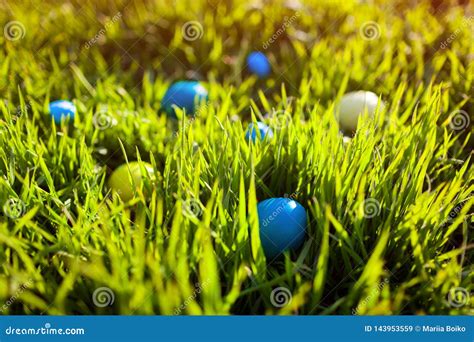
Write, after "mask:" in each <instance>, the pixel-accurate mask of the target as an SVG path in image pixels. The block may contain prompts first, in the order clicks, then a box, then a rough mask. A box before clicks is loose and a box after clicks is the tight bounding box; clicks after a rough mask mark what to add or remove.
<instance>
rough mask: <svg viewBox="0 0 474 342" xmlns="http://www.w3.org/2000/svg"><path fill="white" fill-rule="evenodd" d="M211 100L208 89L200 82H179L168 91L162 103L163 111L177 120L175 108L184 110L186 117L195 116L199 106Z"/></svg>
mask: <svg viewBox="0 0 474 342" xmlns="http://www.w3.org/2000/svg"><path fill="white" fill-rule="evenodd" d="M208 99H209V97H208V92H207V90H206V88H205V87H204V86H203V85H202V84H201V83H199V82H198V81H178V82H175V83H173V84H172V85H171V86H170V87H169V88H168V90H167V91H166V93H165V95H164V96H163V99H162V101H161V106H162V108H163V110H164V111H165V112H166V114H168V116H170V117H172V118H176V112H175V108H174V107H175V106H176V107H178V108H181V109H183V110H184V111H185V112H186V115H190V116H193V115H195V113H196V110H197V109H198V106H199V105H202V104H203V103H204V102H207V101H208Z"/></svg>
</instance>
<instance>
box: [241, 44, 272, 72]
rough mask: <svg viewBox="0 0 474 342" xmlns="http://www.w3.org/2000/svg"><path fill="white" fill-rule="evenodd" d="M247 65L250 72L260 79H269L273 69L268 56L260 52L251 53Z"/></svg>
mask: <svg viewBox="0 0 474 342" xmlns="http://www.w3.org/2000/svg"><path fill="white" fill-rule="evenodd" d="M247 65H248V68H249V70H250V72H251V73H252V74H255V75H257V76H258V77H260V78H264V77H267V76H268V75H269V74H270V72H271V69H272V68H271V66H270V62H269V61H268V58H267V56H265V54H263V53H262V52H259V51H254V52H251V53H250V54H249V55H248V57H247Z"/></svg>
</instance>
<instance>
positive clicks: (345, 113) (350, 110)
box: [338, 91, 384, 132]
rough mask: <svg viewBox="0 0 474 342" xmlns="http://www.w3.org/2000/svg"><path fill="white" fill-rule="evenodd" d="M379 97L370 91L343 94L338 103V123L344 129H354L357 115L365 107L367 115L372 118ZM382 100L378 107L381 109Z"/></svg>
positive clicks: (361, 113)
mask: <svg viewBox="0 0 474 342" xmlns="http://www.w3.org/2000/svg"><path fill="white" fill-rule="evenodd" d="M378 101H379V97H378V96H377V95H376V94H374V93H372V92H371V91H354V92H351V93H347V94H345V95H344V96H343V97H342V98H341V102H340V103H339V108H338V111H339V124H340V126H341V128H342V129H343V130H345V131H351V132H353V131H355V130H356V129H357V122H358V120H359V116H361V115H363V114H364V112H365V110H366V109H367V113H368V115H369V117H371V118H373V117H374V115H375V110H376V109H377V103H378ZM383 107H384V104H383V102H382V103H380V109H383Z"/></svg>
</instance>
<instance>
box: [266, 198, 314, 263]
mask: <svg viewBox="0 0 474 342" xmlns="http://www.w3.org/2000/svg"><path fill="white" fill-rule="evenodd" d="M257 210H258V221H259V228H260V241H261V243H262V247H263V250H264V252H265V255H266V257H267V258H275V257H277V256H278V255H280V254H281V253H283V252H284V251H286V250H293V249H296V248H298V247H300V246H301V245H302V244H303V241H304V239H305V235H306V210H305V209H304V208H303V206H302V205H301V204H299V203H298V202H297V201H295V200H293V199H291V198H286V197H278V198H269V199H266V200H264V201H262V202H260V203H258V205H257Z"/></svg>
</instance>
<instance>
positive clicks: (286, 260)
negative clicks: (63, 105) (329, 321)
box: [0, 0, 474, 315]
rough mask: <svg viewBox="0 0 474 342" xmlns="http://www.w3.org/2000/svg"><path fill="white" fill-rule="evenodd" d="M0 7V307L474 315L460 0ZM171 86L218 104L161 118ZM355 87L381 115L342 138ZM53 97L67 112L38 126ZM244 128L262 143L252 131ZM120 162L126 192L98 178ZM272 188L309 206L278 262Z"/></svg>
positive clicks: (472, 108) (139, 1)
mask: <svg viewBox="0 0 474 342" xmlns="http://www.w3.org/2000/svg"><path fill="white" fill-rule="evenodd" d="M0 9H1V10H0V23H1V28H3V31H2V32H3V34H2V35H0V90H1V91H0V96H1V99H2V100H1V101H0V113H1V114H0V205H1V207H0V314H28V315H29V314H48V315H56V314H58V315H62V314H92V315H96V314H97V315H102V314H123V315H138V314H140V315H153V314H160V315H175V314H179V315H188V314H189V315H215V314H219V315H228V314H251V315H253V314H270V315H273V314H284V315H321V314H342V315H354V314H357V315H366V314H370V315H374V314H384V315H385V314H435V315H439V314H450V315H459V314H471V315H472V314H473V313H474V306H473V304H474V295H472V292H473V291H474V285H473V284H474V275H473V265H472V261H473V258H474V253H473V247H474V241H473V227H474V225H473V223H474V219H473V216H472V207H473V204H474V198H473V196H472V194H473V192H474V182H473V179H474V168H473V166H472V154H473V153H472V151H473V146H474V139H473V137H472V133H473V125H472V122H473V120H474V114H473V113H474V29H473V27H474V6H473V3H472V2H468V3H464V4H457V3H456V1H442V2H437V1H431V2H430V1H419V2H415V1H401V0H397V1H380V0H373V1H351V0H345V1H336V0H333V1H330V0H322V1H317V0H306V1H302V0H301V1H298V0H289V1H283V0H276V1H239V0H220V1H219V0H208V1H205V0H193V1H188V0H182V1H181V0H180V1H171V0H164V1H163V0H154V1H147V0H134V1H125V0H115V1H111V0H108V1H106V0H100V1H70V2H63V1H54V0H47V1H46V0H45V1H42V2H41V3H39V2H37V1H34V0H27V1H10V0H7V1H2V2H0ZM251 51H261V52H263V53H265V54H266V55H267V56H268V58H269V60H270V64H271V67H272V71H271V74H270V75H269V76H268V77H266V78H258V77H257V76H256V75H253V74H252V73H251V72H250V71H249V68H248V66H247V65H246V56H247V55H248V54H249V53H250V52H251ZM182 79H194V80H198V81H200V82H201V83H202V85H203V86H205V88H207V90H208V91H209V101H208V102H207V103H205V104H202V106H201V107H200V108H199V110H198V111H197V113H196V114H195V115H194V116H186V115H185V113H183V111H180V110H177V113H176V114H177V118H173V117H170V116H168V115H167V114H166V113H164V111H163V110H162V106H161V101H162V98H163V96H164V94H165V92H166V90H167V89H168V87H169V86H170V85H171V84H172V83H173V82H174V81H177V80H182ZM357 90H367V91H372V92H374V93H376V94H377V95H378V96H380V99H381V100H382V101H383V102H384V103H385V107H384V108H378V110H377V113H376V115H375V117H374V118H370V117H368V116H367V115H365V116H363V117H361V119H360V121H359V125H358V129H357V131H356V132H349V133H347V132H346V135H344V134H343V133H342V132H341V130H340V127H339V123H338V120H337V117H336V115H335V113H337V108H338V103H339V101H340V99H341V97H342V96H343V95H344V94H345V93H347V92H350V91H357ZM58 99H67V100H70V101H73V103H74V104H75V106H76V108H77V113H76V116H75V118H74V120H63V122H62V123H59V124H56V123H55V122H54V121H53V120H52V119H51V116H50V115H49V113H48V106H49V103H50V102H51V101H54V100H58ZM256 121H262V122H265V123H267V124H268V125H269V126H270V127H271V128H272V130H273V132H274V137H273V139H266V140H263V141H260V140H257V141H256V142H255V143H251V142H248V141H247V140H246V139H245V131H246V129H247V126H248V125H249V123H251V122H256ZM132 161H139V162H140V165H142V166H144V165H145V164H144V163H145V162H146V163H149V164H151V166H152V167H153V171H152V172H151V174H148V176H146V177H145V179H144V180H143V183H142V185H141V186H140V187H139V188H138V189H137V190H136V191H135V192H134V196H133V198H132V199H130V200H127V201H123V200H122V198H121V197H120V195H119V194H117V193H116V192H115V191H113V189H111V188H110V187H109V183H108V181H109V178H110V176H111V174H112V172H113V170H115V169H116V168H117V167H118V166H120V165H121V164H123V163H127V162H132ZM129 182H130V179H129V178H128V177H127V179H124V184H125V183H126V184H129ZM271 197H288V198H292V199H294V200H296V201H297V202H299V203H300V204H301V205H302V206H303V207H304V208H305V210H306V213H307V232H306V236H305V239H304V243H303V245H302V246H301V247H300V248H297V249H294V250H292V251H287V252H285V253H284V254H283V255H280V256H278V257H275V258H267V257H266V256H265V253H264V251H263V248H262V246H261V241H260V235H259V219H262V218H259V217H258V213H257V203H259V202H261V201H263V200H265V199H268V198H271Z"/></svg>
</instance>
